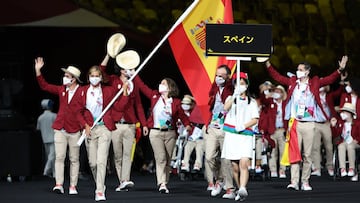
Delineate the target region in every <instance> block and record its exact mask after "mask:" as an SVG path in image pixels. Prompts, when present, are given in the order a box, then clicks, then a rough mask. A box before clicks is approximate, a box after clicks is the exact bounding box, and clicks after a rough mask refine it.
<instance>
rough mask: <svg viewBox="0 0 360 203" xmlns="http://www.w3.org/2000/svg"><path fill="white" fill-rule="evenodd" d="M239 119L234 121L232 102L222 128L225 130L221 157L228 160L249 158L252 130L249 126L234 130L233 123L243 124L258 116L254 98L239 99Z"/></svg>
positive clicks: (234, 111)
mask: <svg viewBox="0 0 360 203" xmlns="http://www.w3.org/2000/svg"><path fill="white" fill-rule="evenodd" d="M239 101H240V102H239V107H240V108H239V116H238V118H239V120H238V122H236V106H237V105H236V104H235V103H233V104H232V105H231V108H230V110H229V112H228V113H227V114H226V117H225V121H224V127H223V130H224V132H225V138H224V145H223V148H222V152H221V158H225V159H229V160H240V159H241V158H251V157H252V150H253V134H254V132H253V130H252V129H250V128H247V129H245V130H244V131H241V132H236V130H235V125H236V124H240V125H243V124H245V123H248V122H249V121H250V120H251V119H253V118H259V111H258V106H257V103H256V101H255V100H254V99H251V100H250V104H248V99H247V98H246V99H245V100H239Z"/></svg>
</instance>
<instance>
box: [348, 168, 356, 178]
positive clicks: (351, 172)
mask: <svg viewBox="0 0 360 203" xmlns="http://www.w3.org/2000/svg"><path fill="white" fill-rule="evenodd" d="M347 175H348V176H354V175H355V171H354V169H353V168H349V171H348V174H347Z"/></svg>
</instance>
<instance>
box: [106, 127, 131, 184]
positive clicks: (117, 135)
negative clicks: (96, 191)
mask: <svg viewBox="0 0 360 203" xmlns="http://www.w3.org/2000/svg"><path fill="white" fill-rule="evenodd" d="M116 128H117V129H116V130H114V131H113V132H112V135H111V139H112V145H113V150H114V160H115V168H116V173H117V177H118V179H119V182H120V183H121V181H129V180H130V173H131V149H132V146H133V142H134V138H135V124H116Z"/></svg>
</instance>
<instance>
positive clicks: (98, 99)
mask: <svg viewBox="0 0 360 203" xmlns="http://www.w3.org/2000/svg"><path fill="white" fill-rule="evenodd" d="M86 108H87V109H88V110H89V111H90V112H91V114H92V115H93V117H94V120H96V119H97V118H98V117H99V116H100V114H101V112H102V110H103V95H102V89H101V86H100V85H99V86H98V87H95V88H94V87H93V86H92V85H90V87H89V89H88V90H87V92H86Z"/></svg>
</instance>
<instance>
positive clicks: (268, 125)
mask: <svg viewBox="0 0 360 203" xmlns="http://www.w3.org/2000/svg"><path fill="white" fill-rule="evenodd" d="M260 102H261V105H262V110H261V113H260V118H259V124H258V127H259V130H263V131H264V132H267V133H269V134H270V135H272V134H274V132H275V130H276V114H277V108H278V107H277V104H276V103H275V102H274V99H273V98H265V94H264V93H261V94H260ZM281 108H282V112H283V123H284V128H285V129H287V121H285V120H284V116H285V102H284V101H283V102H282V107H281Z"/></svg>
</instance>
